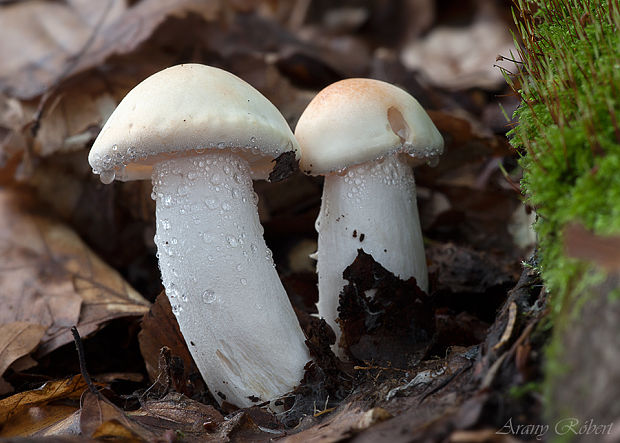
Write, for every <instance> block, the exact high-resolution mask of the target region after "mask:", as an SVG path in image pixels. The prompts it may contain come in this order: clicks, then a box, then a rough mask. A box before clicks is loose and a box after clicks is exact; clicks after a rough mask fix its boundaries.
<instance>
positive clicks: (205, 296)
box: [202, 289, 216, 304]
mask: <svg viewBox="0 0 620 443" xmlns="http://www.w3.org/2000/svg"><path fill="white" fill-rule="evenodd" d="M215 300H216V298H215V292H214V291H213V290H211V289H207V290H206V291H204V292H203V293H202V301H203V302H204V303H206V304H211V303H213V302H214V301H215Z"/></svg>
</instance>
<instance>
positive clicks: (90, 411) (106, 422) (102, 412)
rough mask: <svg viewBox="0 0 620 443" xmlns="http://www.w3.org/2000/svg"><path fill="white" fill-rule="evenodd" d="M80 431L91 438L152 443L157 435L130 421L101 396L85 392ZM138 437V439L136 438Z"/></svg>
mask: <svg viewBox="0 0 620 443" xmlns="http://www.w3.org/2000/svg"><path fill="white" fill-rule="evenodd" d="M80 430H81V432H82V434H83V435H85V436H87V437H92V438H121V439H129V441H139V440H140V437H141V438H143V439H145V440H147V441H154V440H155V439H156V438H157V436H158V435H157V433H155V432H152V431H151V430H149V429H146V428H145V427H143V426H141V425H140V424H138V423H136V422H134V421H133V420H131V419H130V418H129V417H128V416H127V415H126V414H125V412H123V410H122V409H120V408H119V407H117V406H115V405H114V404H113V403H111V402H110V401H109V400H107V399H106V398H105V397H103V396H97V395H95V394H93V393H92V392H87V393H85V394H84V396H83V398H82V408H81V410H80ZM138 436H139V437H138Z"/></svg>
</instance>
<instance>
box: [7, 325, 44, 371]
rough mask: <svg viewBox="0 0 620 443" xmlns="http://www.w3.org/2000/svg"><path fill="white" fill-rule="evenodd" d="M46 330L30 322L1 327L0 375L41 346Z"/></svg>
mask: <svg viewBox="0 0 620 443" xmlns="http://www.w3.org/2000/svg"><path fill="white" fill-rule="evenodd" d="M44 333H45V328H44V327H43V326H41V325H38V324H34V323H28V322H14V323H7V324H4V325H0V375H2V374H4V371H6V370H7V369H8V368H9V366H11V364H12V363H13V362H14V361H16V360H17V359H19V358H21V357H23V356H25V355H27V354H29V353H30V352H31V351H32V350H33V349H35V348H36V347H37V345H38V344H39V340H41V338H42V337H43V334H44Z"/></svg>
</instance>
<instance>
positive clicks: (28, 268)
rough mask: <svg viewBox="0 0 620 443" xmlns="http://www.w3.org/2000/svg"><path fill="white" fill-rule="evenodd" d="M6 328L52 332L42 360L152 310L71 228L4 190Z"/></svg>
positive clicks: (0, 240) (1, 253)
mask: <svg viewBox="0 0 620 443" xmlns="http://www.w3.org/2000/svg"><path fill="white" fill-rule="evenodd" d="M0 287H1V288H2V290H3V292H2V294H1V295H0V299H1V302H2V306H3V307H4V308H3V309H2V310H1V311H0V325H2V324H9V323H13V322H16V321H24V322H30V323H34V324H39V325H42V326H43V327H44V328H45V329H46V331H45V335H44V336H43V338H42V339H41V345H40V346H39V348H38V351H37V355H39V356H41V355H45V354H47V353H49V352H50V351H52V350H54V349H56V348H58V347H59V346H62V345H63V344H66V343H69V342H71V341H72V336H71V333H70V332H69V328H70V327H71V326H72V325H77V326H78V329H79V331H80V333H81V335H82V336H85V335H88V334H89V333H91V332H94V331H96V330H97V329H99V328H100V327H101V326H102V325H103V323H105V322H107V321H109V320H112V319H115V318H120V317H127V316H139V315H142V314H144V313H145V312H146V311H147V310H148V302H147V301H146V300H144V298H142V296H141V295H140V294H138V293H137V292H136V291H135V290H134V289H133V288H131V287H130V286H129V285H128V284H127V282H125V280H124V279H123V278H122V277H121V276H120V274H118V272H116V271H115V270H113V269H112V268H110V267H109V266H108V265H106V264H105V263H104V262H102V261H101V259H99V258H98V257H97V256H96V255H95V254H94V253H93V252H92V251H91V250H90V249H89V248H88V247H87V246H86V245H85V244H84V243H83V242H82V241H81V240H80V238H79V237H78V236H77V235H76V234H75V233H74V232H73V231H72V230H71V229H69V228H68V227H66V226H64V225H63V224H61V223H58V222H55V221H54V220H52V219H50V218H48V217H45V216H43V215H40V212H39V210H38V209H37V208H36V203H35V202H34V201H33V200H32V199H31V197H30V195H29V194H28V193H27V192H25V191H18V190H8V189H3V190H0Z"/></svg>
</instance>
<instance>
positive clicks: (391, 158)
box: [295, 79, 443, 356]
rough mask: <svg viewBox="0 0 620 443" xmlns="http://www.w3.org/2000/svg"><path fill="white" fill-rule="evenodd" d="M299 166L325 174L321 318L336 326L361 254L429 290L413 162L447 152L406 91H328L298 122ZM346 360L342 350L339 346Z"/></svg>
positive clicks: (362, 87) (346, 84)
mask: <svg viewBox="0 0 620 443" xmlns="http://www.w3.org/2000/svg"><path fill="white" fill-rule="evenodd" d="M295 137H296V138H297V141H298V142H299V145H300V147H301V152H302V156H301V163H300V166H301V169H302V170H303V171H304V172H305V173H306V174H310V175H325V184H324V187H323V197H322V201H321V210H320V213H319V217H318V219H317V221H316V229H317V231H318V233H319V240H318V253H317V259H318V263H317V271H318V274H319V302H318V304H317V307H318V311H319V316H321V317H323V318H325V320H326V321H327V322H328V323H329V325H330V326H331V327H332V328H333V329H334V331H335V332H336V336H337V338H338V341H337V342H336V343H337V344H338V343H339V338H340V336H341V332H340V328H339V326H338V324H337V322H336V319H337V318H338V304H339V294H340V291H341V290H342V288H343V287H344V285H345V281H344V279H343V277H342V272H343V271H344V269H345V268H346V267H347V266H349V265H350V264H351V263H352V262H353V260H354V259H355V257H356V256H357V250H358V249H359V248H361V249H363V250H364V251H365V252H367V253H369V254H371V255H372V256H373V257H374V259H375V260H376V261H377V262H379V263H380V264H381V265H382V266H383V267H385V268H386V269H388V270H389V271H391V272H392V273H394V274H395V275H397V276H399V277H400V278H402V279H408V278H410V277H415V278H416V280H417V283H418V286H420V288H422V289H423V290H425V291H426V290H427V289H428V276H427V270H426V259H425V255H424V244H423V241H422V231H421V229H420V221H419V217H418V209H417V204H416V191H415V181H414V178H413V170H412V168H411V166H412V164H418V163H425V162H429V161H433V160H434V159H435V158H436V157H437V156H438V155H439V154H441V153H442V151H443V139H442V137H441V134H440V133H439V131H438V130H437V128H436V127H435V125H434V124H433V122H432V121H431V119H430V118H429V116H428V114H427V113H426V112H425V111H424V109H423V108H422V107H421V106H420V104H419V103H418V102H417V101H416V100H415V99H414V98H413V97H412V96H411V95H409V94H408V93H407V92H405V91H403V90H402V89H399V88H397V87H396V86H393V85H390V84H388V83H384V82H381V81H377V80H370V79H348V80H342V81H340V82H337V83H334V84H332V85H330V86H328V87H327V88H325V89H323V90H322V91H321V92H320V93H319V94H318V95H317V96H316V97H315V98H314V99H313V100H312V102H310V104H309V105H308V107H307V108H306V110H305V111H304V113H303V114H302V116H301V117H300V119H299V122H298V123H297V127H296V129H295ZM335 350H336V351H337V352H338V353H339V354H340V355H341V356H342V350H341V349H339V348H338V347H336V349H335Z"/></svg>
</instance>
